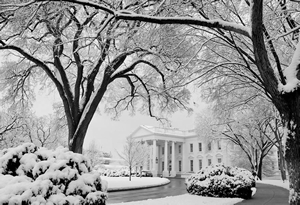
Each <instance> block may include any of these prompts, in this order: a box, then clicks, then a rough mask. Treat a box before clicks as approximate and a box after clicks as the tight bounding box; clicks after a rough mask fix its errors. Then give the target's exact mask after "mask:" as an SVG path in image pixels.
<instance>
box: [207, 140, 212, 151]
mask: <svg viewBox="0 0 300 205" xmlns="http://www.w3.org/2000/svg"><path fill="white" fill-rule="evenodd" d="M207 148H208V151H210V150H211V142H210V143H208V145H207Z"/></svg>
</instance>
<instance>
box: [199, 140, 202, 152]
mask: <svg viewBox="0 0 300 205" xmlns="http://www.w3.org/2000/svg"><path fill="white" fill-rule="evenodd" d="M198 146H199V152H202V143H201V142H199V143H198Z"/></svg>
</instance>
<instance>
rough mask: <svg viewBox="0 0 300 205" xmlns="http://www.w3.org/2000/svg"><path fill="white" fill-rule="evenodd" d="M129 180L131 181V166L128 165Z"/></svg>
mask: <svg viewBox="0 0 300 205" xmlns="http://www.w3.org/2000/svg"><path fill="white" fill-rule="evenodd" d="M129 181H131V166H129Z"/></svg>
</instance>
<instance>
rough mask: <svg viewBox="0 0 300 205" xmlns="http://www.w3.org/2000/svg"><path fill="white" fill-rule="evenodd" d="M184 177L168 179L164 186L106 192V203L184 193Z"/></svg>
mask: <svg viewBox="0 0 300 205" xmlns="http://www.w3.org/2000/svg"><path fill="white" fill-rule="evenodd" d="M184 181H185V179H170V183H169V184H167V185H164V186H159V187H153V188H147V189H138V190H128V191H117V192H109V193H108V200H107V203H108V204H112V203H120V202H129V201H141V200H146V199H156V198H163V197H167V196H176V195H181V194H186V193H187V191H186V189H185V184H184Z"/></svg>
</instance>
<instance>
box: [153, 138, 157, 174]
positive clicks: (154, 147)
mask: <svg viewBox="0 0 300 205" xmlns="http://www.w3.org/2000/svg"><path fill="white" fill-rule="evenodd" d="M152 148H153V149H152V174H153V176H155V177H156V176H157V168H156V157H157V156H156V140H153V147H152Z"/></svg>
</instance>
